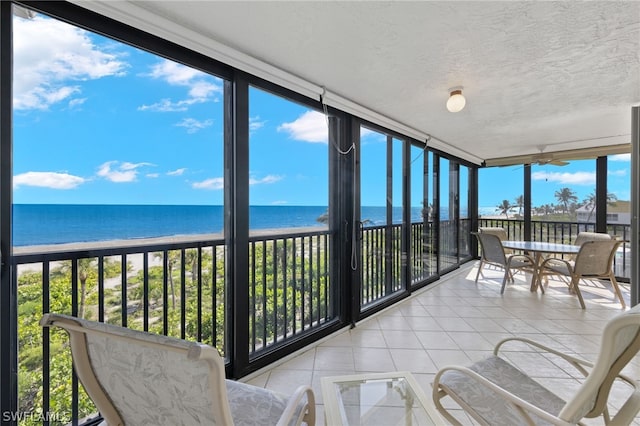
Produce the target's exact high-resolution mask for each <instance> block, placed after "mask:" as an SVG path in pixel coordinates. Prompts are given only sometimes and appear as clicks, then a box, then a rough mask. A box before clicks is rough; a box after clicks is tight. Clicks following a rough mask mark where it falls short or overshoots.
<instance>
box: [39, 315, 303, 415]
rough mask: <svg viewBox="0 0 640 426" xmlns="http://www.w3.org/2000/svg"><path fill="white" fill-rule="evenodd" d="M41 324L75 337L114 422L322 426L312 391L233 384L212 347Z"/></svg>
mask: <svg viewBox="0 0 640 426" xmlns="http://www.w3.org/2000/svg"><path fill="white" fill-rule="evenodd" d="M40 324H41V325H42V326H43V327H53V326H56V327H61V328H63V329H65V330H66V331H68V332H69V336H70V343H71V355H72V358H73V365H74V368H75V371H76V374H77V375H78V378H79V379H80V382H81V383H82V385H83V386H84V388H85V390H86V392H87V394H88V395H89V397H90V398H91V399H92V400H93V402H94V403H95V405H96V407H97V408H98V410H99V411H100V413H101V415H102V417H103V418H104V420H105V421H106V423H107V424H108V425H134V426H138V425H224V426H227V425H237V426H238V425H282V426H284V425H299V424H302V423H306V424H308V425H313V424H314V423H315V398H314V394H313V391H312V390H311V388H309V387H308V386H300V387H298V389H297V390H296V391H295V392H294V394H293V395H292V396H291V397H289V396H286V395H282V394H280V393H277V392H273V391H270V390H267V389H263V388H260V387H257V386H251V385H248V384H244V383H240V382H235V381H232V380H226V379H225V368H224V362H223V360H222V357H220V354H219V353H218V350H217V349H216V348H214V347H212V346H208V345H205V344H201V343H196V342H188V341H186V340H180V339H176V338H172V337H166V336H160V335H156V334H151V333H145V332H142V331H137V330H131V329H128V328H123V327H118V326H114V325H110V324H105V323H100V322H94V321H88V320H83V319H79V318H75V317H71V316H66V315H59V314H45V315H44V316H43V318H42V320H41V321H40Z"/></svg>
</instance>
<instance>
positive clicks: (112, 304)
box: [12, 219, 630, 424]
mask: <svg viewBox="0 0 640 426" xmlns="http://www.w3.org/2000/svg"><path fill="white" fill-rule="evenodd" d="M453 225H454V223H452V222H451V223H449V222H447V223H441V227H440V230H441V233H445V234H447V233H448V232H449V231H447V230H449V229H450V227H451V226H453ZM479 225H480V226H502V227H504V228H505V229H507V232H508V234H509V238H511V239H522V238H523V234H524V223H523V222H522V221H520V220H513V219H510V220H507V219H504V220H503V219H481V220H480V222H479ZM468 227H469V221H468V220H466V219H465V220H462V221H461V223H460V224H459V232H460V233H459V234H458V238H457V240H455V239H451V238H449V239H446V238H445V239H444V240H443V239H442V237H446V235H444V236H443V235H441V240H440V241H441V243H440V247H437V246H436V245H435V244H434V242H435V239H434V236H435V229H434V225H433V223H431V222H427V223H424V222H418V223H413V224H412V227H411V233H410V240H409V244H408V248H409V251H410V256H409V259H407V256H406V255H404V254H403V253H402V238H403V235H402V225H400V224H398V225H391V226H382V227H367V228H364V229H363V230H362V240H361V244H362V247H361V249H362V257H361V259H360V260H361V263H360V265H359V267H360V270H361V273H362V278H363V279H362V290H361V294H360V297H361V306H362V307H367V306H371V305H373V304H376V303H377V302H380V301H381V300H383V299H384V298H386V297H388V296H390V295H391V294H393V293H395V292H398V291H401V290H403V288H404V286H405V283H404V282H403V262H407V260H409V262H410V263H409V264H408V266H409V271H410V279H411V285H414V284H419V283H420V282H424V281H425V280H427V279H428V278H430V277H434V276H435V274H436V273H437V267H436V266H437V259H438V256H440V257H442V256H447V257H451V258H450V259H449V261H451V262H454V263H455V262H459V261H460V259H462V258H464V257H466V256H468V253H469V252H470V250H469V239H468ZM532 227H533V235H534V239H535V240H539V241H552V242H565V243H566V242H571V241H572V240H573V239H575V236H576V235H577V233H578V232H579V231H581V230H593V225H592V224H591V225H584V224H577V223H567V222H533V223H532ZM609 231H610V233H612V234H614V235H617V236H618V237H620V238H621V239H624V240H628V239H629V236H630V235H629V233H630V229H629V227H628V226H624V225H611V226H610V227H609ZM451 235H454V234H451ZM330 239H331V236H330V233H329V231H327V230H317V231H316V230H314V231H310V232H299V233H295V234H293V233H290V234H276V235H274V234H271V235H254V236H251V237H250V239H249V259H248V261H249V275H248V277H249V283H248V285H249V292H248V294H249V304H248V306H249V308H248V316H249V318H248V324H249V339H248V342H249V347H248V348H247V351H248V353H249V360H250V362H251V360H252V359H254V358H256V357H259V356H260V355H262V354H263V353H265V352H267V351H271V350H275V349H277V348H279V347H280V346H284V345H286V344H287V343H288V342H291V341H292V340H295V339H297V338H299V337H300V336H301V335H302V334H303V333H304V334H308V332H312V331H313V330H316V329H320V328H322V327H323V326H324V325H326V324H328V323H329V322H330V321H331V320H333V319H335V318H336V317H337V315H338V312H336V311H335V303H334V302H335V300H333V298H334V297H335V296H334V295H335V294H338V293H339V292H338V291H336V289H332V285H335V283H332V282H331V281H330V276H331V275H330V268H329V264H330V259H331V256H330ZM443 241H444V242H445V243H443ZM454 245H457V247H454ZM449 252H450V253H449ZM227 257H228V253H227V248H226V246H225V241H224V239H223V238H221V237H220V238H210V239H198V238H188V237H184V238H180V239H178V238H172V239H170V240H158V241H156V242H144V243H143V242H135V241H133V242H132V241H125V242H112V241H110V242H103V243H96V244H93V245H88V244H86V245H80V244H78V245H72V246H68V247H65V246H58V247H57V248H56V250H55V251H52V250H44V249H42V248H38V247H30V248H24V249H22V248H16V249H15V251H14V255H13V257H12V266H13V267H14V274H13V279H14V280H16V283H15V284H16V285H17V288H18V305H19V318H18V320H19V330H18V335H19V354H18V355H19V364H20V367H19V393H20V402H19V404H20V407H21V411H23V412H31V413H41V414H42V415H41V416H40V417H38V418H45V417H46V414H45V413H56V415H57V416H58V417H57V418H58V419H62V422H63V423H65V422H72V423H78V419H79V418H82V417H85V416H87V415H89V414H90V413H93V412H95V408H94V407H93V405H92V403H91V401H90V400H89V398H88V397H87V396H86V395H85V394H84V392H83V390H82V388H81V387H80V386H79V384H78V381H77V379H76V378H75V376H74V375H73V372H72V369H71V358H70V354H69V353H68V349H67V347H66V342H67V339H66V336H64V335H63V334H62V333H61V332H59V331H57V330H55V329H53V330H49V329H48V328H45V329H42V328H40V327H39V325H38V320H39V318H40V317H41V315H42V314H43V313H45V312H58V313H66V314H71V315H74V316H79V317H84V318H88V319H94V320H98V321H104V322H109V323H114V324H118V325H122V326H126V327H129V328H135V329H140V330H145V331H150V332H153V333H158V334H164V335H169V336H174V337H179V338H183V339H189V340H197V341H201V342H203V343H207V344H210V345H213V346H215V347H217V348H218V349H219V350H220V351H221V352H222V353H225V354H226V350H225V349H226V345H225V343H226V338H227V337H228V333H229V330H228V325H227V324H228V319H227V315H229V312H228V309H229V305H228V303H226V301H227V296H228V294H229V293H228V289H227V285H228V283H227V280H226V277H227V268H226V264H225V259H226V258H227ZM616 262H617V264H616V268H617V269H616V271H617V272H620V274H619V275H620V276H622V277H624V276H628V271H629V269H628V268H627V266H628V265H627V257H626V251H624V250H623V251H621V254H620V256H619V257H618V258H616ZM446 264H447V265H448V264H449V263H446ZM227 361H229V360H228V359H227ZM52 419H53V418H52ZM45 423H46V422H45ZM54 423H56V421H53V420H52V422H51V424H54ZM21 424H31V423H29V421H24V422H21ZM33 424H36V423H35V422H34V423H33ZM38 424H40V423H39V422H38Z"/></svg>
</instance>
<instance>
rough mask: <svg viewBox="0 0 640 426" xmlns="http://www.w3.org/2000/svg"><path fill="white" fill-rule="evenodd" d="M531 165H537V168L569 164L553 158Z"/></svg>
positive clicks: (535, 161)
mask: <svg viewBox="0 0 640 426" xmlns="http://www.w3.org/2000/svg"><path fill="white" fill-rule="evenodd" d="M531 164H537V165H538V166H546V165H547V164H550V165H552V166H566V165H567V164H569V162H568V161H564V160H554V159H553V158H548V159H540V160H534V161H533V162H532V163H531Z"/></svg>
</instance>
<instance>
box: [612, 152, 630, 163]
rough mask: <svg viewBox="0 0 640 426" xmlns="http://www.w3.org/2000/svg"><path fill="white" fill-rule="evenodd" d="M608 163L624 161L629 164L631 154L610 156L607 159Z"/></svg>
mask: <svg viewBox="0 0 640 426" xmlns="http://www.w3.org/2000/svg"><path fill="white" fill-rule="evenodd" d="M608 159H609V161H626V162H630V161H631V154H617V155H610V156H609V157H608Z"/></svg>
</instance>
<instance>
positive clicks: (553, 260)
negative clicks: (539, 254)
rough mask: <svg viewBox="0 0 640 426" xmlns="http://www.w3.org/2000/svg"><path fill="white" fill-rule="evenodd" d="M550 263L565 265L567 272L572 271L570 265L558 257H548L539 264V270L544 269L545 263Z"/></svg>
mask: <svg viewBox="0 0 640 426" xmlns="http://www.w3.org/2000/svg"><path fill="white" fill-rule="evenodd" d="M551 262H558V263H564V264H565V265H567V268H568V269H569V271H571V269H572V266H571V263H569V262H568V261H567V260H565V259H562V258H559V257H548V258H546V259H545V260H543V261H542V263H541V264H540V270H542V269H544V268H545V266H546V265H547V263H551Z"/></svg>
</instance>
